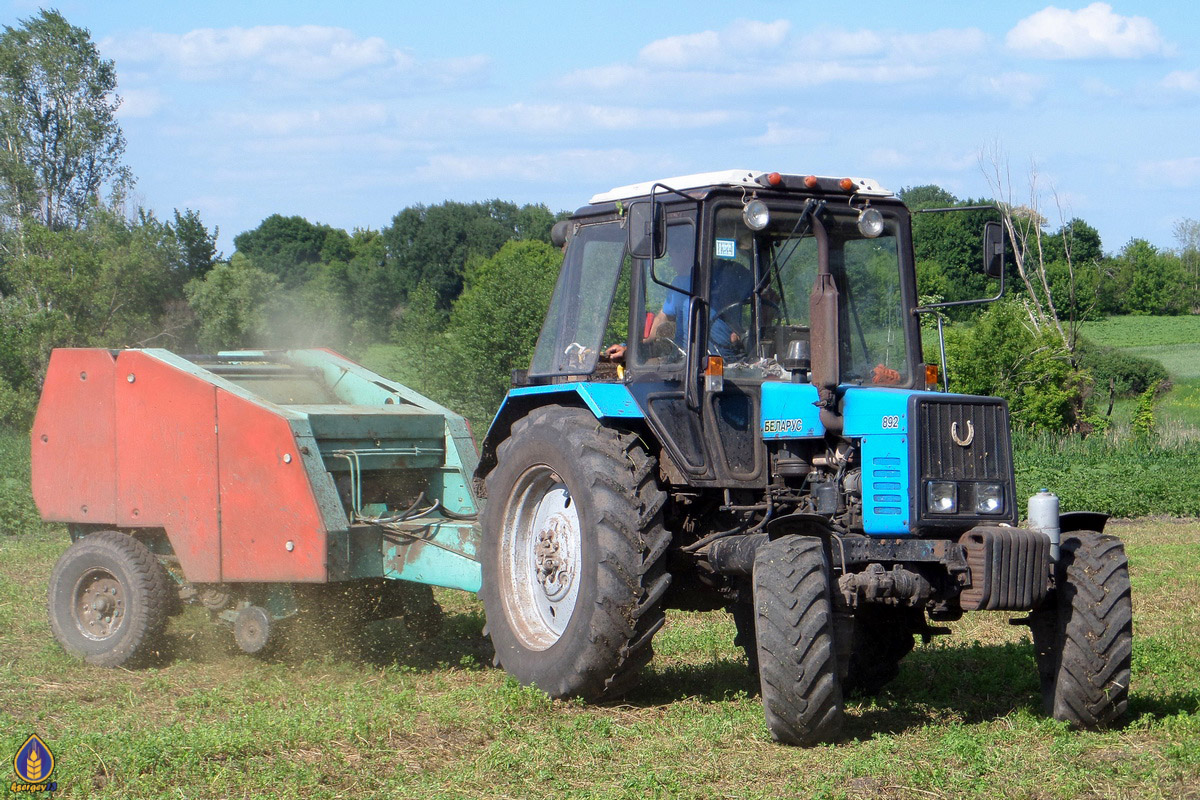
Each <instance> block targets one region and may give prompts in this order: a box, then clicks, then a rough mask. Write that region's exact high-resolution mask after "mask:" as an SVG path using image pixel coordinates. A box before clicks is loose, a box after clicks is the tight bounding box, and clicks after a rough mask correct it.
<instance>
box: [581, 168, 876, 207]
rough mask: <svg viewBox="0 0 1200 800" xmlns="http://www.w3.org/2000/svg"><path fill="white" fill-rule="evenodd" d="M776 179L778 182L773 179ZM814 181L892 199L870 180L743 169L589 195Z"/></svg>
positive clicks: (600, 197)
mask: <svg viewBox="0 0 1200 800" xmlns="http://www.w3.org/2000/svg"><path fill="white" fill-rule="evenodd" d="M775 178H777V179H775ZM810 178H815V179H816V181H817V183H818V185H820V186H821V187H825V186H831V185H838V184H841V183H843V182H845V181H847V180H848V181H850V182H851V183H852V184H853V192H854V193H855V194H859V195H868V196H871V197H891V196H892V194H893V192H891V191H889V190H888V189H885V188H883V187H882V186H880V185H879V183H878V182H877V181H875V180H872V179H871V178H832V177H828V176H806V175H789V174H780V173H777V172H755V171H753V170H746V169H727V170H720V171H717V172H697V173H695V174H693V175H680V176H678V177H675V178H662V179H660V180H655V181H644V182H642V183H631V184H629V185H628V186H618V187H616V188H615V189H610V190H609V191H607V192H601V193H599V194H595V195H592V199H591V201H590V202H591V203H592V204H593V205H596V204H598V203H612V202H615V201H617V200H628V199H630V198H633V197H645V196H646V195H648V194H650V190H651V188H652V187H654V186H655V185H656V184H661V185H663V186H669V187H670V188H672V189H675V190H677V191H681V192H682V191H687V190H690V189H702V188H721V187H735V188H736V187H742V188H746V189H758V190H763V189H782V190H785V191H786V190H787V189H792V188H801V187H803V186H804V185H805V184H804V182H805V181H806V180H808V179H810ZM660 191H661V190H660Z"/></svg>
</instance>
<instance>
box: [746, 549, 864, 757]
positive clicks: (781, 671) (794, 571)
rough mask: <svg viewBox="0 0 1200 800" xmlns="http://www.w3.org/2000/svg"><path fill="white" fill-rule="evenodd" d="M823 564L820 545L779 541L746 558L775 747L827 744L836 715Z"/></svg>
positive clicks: (839, 710)
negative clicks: (751, 571) (751, 558)
mask: <svg viewBox="0 0 1200 800" xmlns="http://www.w3.org/2000/svg"><path fill="white" fill-rule="evenodd" d="M829 575H830V572H829V563H828V558H827V557H826V555H825V547H824V544H823V543H822V542H821V540H820V539H816V538H813V537H808V536H783V537H780V538H779V539H776V540H775V541H772V542H769V543H768V544H766V545H764V546H762V547H760V548H759V549H758V552H757V553H756V554H755V558H754V576H753V583H754V613H755V628H756V631H757V639H758V674H759V680H760V685H761V686H762V700H763V709H764V711H765V713H766V718H767V729H768V730H769V731H770V733H771V737H772V738H773V739H775V741H777V742H782V743H783V744H794V745H812V744H817V743H819V742H826V741H830V740H831V739H834V738H836V737H837V735H838V734H839V733H840V731H841V727H842V720H843V716H844V707H843V699H842V685H841V680H840V679H839V677H838V658H837V647H835V642H834V617H833V603H832V597H831V594H830V588H829Z"/></svg>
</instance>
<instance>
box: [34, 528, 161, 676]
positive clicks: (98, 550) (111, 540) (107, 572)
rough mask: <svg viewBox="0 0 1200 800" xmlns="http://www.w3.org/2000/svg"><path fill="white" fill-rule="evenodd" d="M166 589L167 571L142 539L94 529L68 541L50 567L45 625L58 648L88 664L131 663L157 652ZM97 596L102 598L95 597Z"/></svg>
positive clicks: (131, 664) (146, 660) (112, 664)
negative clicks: (79, 537) (103, 599)
mask: <svg viewBox="0 0 1200 800" xmlns="http://www.w3.org/2000/svg"><path fill="white" fill-rule="evenodd" d="M170 593H171V586H170V578H169V577H168V575H167V571H166V569H165V568H164V567H163V565H162V564H161V563H160V562H159V560H158V558H157V557H156V556H155V555H154V554H153V553H151V552H150V550H149V548H147V547H146V545H144V544H142V543H141V542H140V541H138V540H137V539H135V538H134V537H133V536H131V535H129V534H126V533H121V532H120V531H99V532H97V533H93V534H90V535H88V536H85V537H84V538H82V539H80V540H79V541H77V542H75V543H73V544H72V545H71V546H70V547H68V548H67V549H66V551H65V552H64V553H63V554H62V556H61V557H60V558H59V559H58V562H57V563H56V564H55V565H54V569H53V570H52V571H51V573H50V582H49V587H48V591H47V606H48V609H47V610H48V612H49V617H50V630H51V632H52V633H53V634H54V637H55V638H56V639H58V641H59V644H61V645H62V647H63V649H64V650H66V651H67V652H68V653H70V654H71V655H74V656H76V657H78V658H81V659H83V660H84V661H86V662H88V663H89V664H95V665H96V666H101V667H128V666H136V665H139V664H142V663H145V662H148V661H150V660H151V656H154V655H156V654H157V653H158V652H159V642H160V639H161V637H162V633H163V630H164V629H165V628H166V624H167V611H168V610H169V608H170V604H171V594H170ZM102 598H108V599H107V600H106V601H104V602H100V603H98V601H100V600H101V599H102ZM85 601H87V602H88V603H89V604H90V607H91V609H90V611H89V610H87V609H85V608H84V606H83V605H82V604H83V603H84V602H85Z"/></svg>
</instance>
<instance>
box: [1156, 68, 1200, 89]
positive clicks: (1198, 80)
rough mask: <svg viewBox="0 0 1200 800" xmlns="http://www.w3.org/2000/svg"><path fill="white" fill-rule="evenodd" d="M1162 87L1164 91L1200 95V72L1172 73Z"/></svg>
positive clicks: (1165, 79)
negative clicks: (1169, 90)
mask: <svg viewBox="0 0 1200 800" xmlns="http://www.w3.org/2000/svg"><path fill="white" fill-rule="evenodd" d="M1162 85H1163V88H1164V89H1171V90H1174V91H1177V92H1195V93H1200V70H1191V71H1190V72H1184V71H1176V72H1172V73H1170V74H1169V75H1167V77H1165V78H1163V80H1162Z"/></svg>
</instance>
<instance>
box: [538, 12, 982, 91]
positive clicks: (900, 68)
mask: <svg viewBox="0 0 1200 800" xmlns="http://www.w3.org/2000/svg"><path fill="white" fill-rule="evenodd" d="M988 46H989V39H988V37H987V35H986V34H984V33H983V32H982V31H980V30H979V29H977V28H964V29H941V30H936V31H929V32H924V33H914V34H902V33H898V32H895V31H873V30H866V29H862V30H840V29H827V30H816V31H811V32H808V31H806V32H804V33H802V34H794V33H793V32H792V30H791V24H790V23H789V22H788V21H787V20H777V21H774V22H756V21H751V20H738V21H736V22H733V23H731V24H730V25H729V26H727V27H726V28H724V29H722V30H708V31H701V32H699V33H689V34H682V35H679V36H671V37H667V38H665V39H658V40H655V41H653V42H650V43H649V44H647V45H646V46H645V47H643V48H642V49H641V51H640V52H639V53H638V56H637V59H636V61H635V62H633V63H625V64H622V63H618V64H610V65H607V66H600V67H593V68H588V69H581V70H577V71H575V72H572V73H569V74H568V75H566V76H565V77H564V78H563V79H562V80H561V81H560V84H561V85H562V86H564V87H566V88H570V89H576V90H580V89H581V90H590V91H612V90H616V89H627V88H628V89H632V90H635V91H636V90H639V89H641V90H644V91H650V89H649V88H647V87H653V91H655V92H664V91H666V92H674V93H676V94H679V93H681V92H690V93H694V94H696V95H721V94H742V95H745V94H746V93H747V92H748V91H754V90H770V91H777V90H781V89H797V88H804V87H813V86H821V85H828V84H839V83H882V84H889V85H891V84H901V83H915V82H921V81H928V80H929V79H930V78H932V77H934V76H936V75H937V74H938V73H939V70H940V68H941V65H942V63H943V62H950V61H961V60H962V59H963V58H972V57H975V56H977V55H979V54H980V53H982V52H985V51H986V49H987V48H988Z"/></svg>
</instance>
